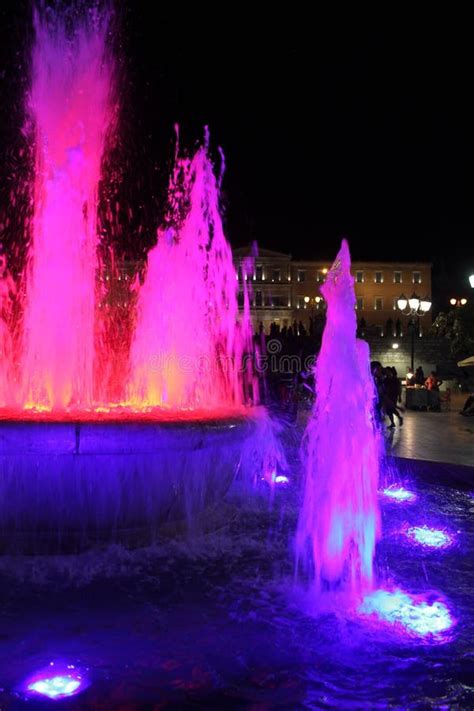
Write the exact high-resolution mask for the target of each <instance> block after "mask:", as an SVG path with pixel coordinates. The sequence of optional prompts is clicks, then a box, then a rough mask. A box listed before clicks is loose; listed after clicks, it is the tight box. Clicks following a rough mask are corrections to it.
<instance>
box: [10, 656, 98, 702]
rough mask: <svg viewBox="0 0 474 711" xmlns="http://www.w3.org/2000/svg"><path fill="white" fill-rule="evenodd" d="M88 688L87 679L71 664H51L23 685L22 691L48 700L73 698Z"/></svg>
mask: <svg viewBox="0 0 474 711" xmlns="http://www.w3.org/2000/svg"><path fill="white" fill-rule="evenodd" d="M87 686H89V681H88V679H87V678H86V677H85V676H84V675H83V674H82V672H81V671H80V670H79V669H76V667H75V666H74V665H73V664H67V665H66V664H61V663H60V664H59V665H56V664H55V663H54V662H51V663H50V665H49V666H48V667H46V668H45V669H42V670H41V671H39V672H36V674H34V676H32V677H30V678H29V679H28V680H27V681H26V682H25V684H24V685H23V687H22V688H23V690H24V691H26V692H33V693H35V694H40V695H41V696H47V697H48V698H50V699H63V698H66V697H68V696H75V695H76V694H78V693H79V692H81V691H83V690H84V689H85V688H86V687H87Z"/></svg>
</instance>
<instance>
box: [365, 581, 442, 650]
mask: <svg viewBox="0 0 474 711" xmlns="http://www.w3.org/2000/svg"><path fill="white" fill-rule="evenodd" d="M358 612H359V613H360V614H362V615H375V616H376V617H378V618H379V619H380V620H381V621H383V622H387V623H388V624H390V625H394V626H397V627H401V628H403V630H404V631H405V632H407V633H408V634H409V635H412V636H415V637H423V638H425V639H432V640H434V641H443V639H445V638H444V634H445V633H446V632H447V631H448V630H449V629H450V628H451V627H452V626H453V625H454V624H455V622H456V620H455V619H454V618H453V617H452V615H451V612H450V610H449V608H448V607H447V605H446V604H445V603H444V602H441V601H440V600H435V601H434V602H431V603H430V602H428V601H427V600H426V599H425V598H423V597H422V596H421V595H420V596H414V595H413V596H412V595H408V594H407V593H405V592H403V591H402V590H399V589H396V590H392V591H390V590H376V591H375V592H373V593H370V594H369V595H366V597H365V598H364V600H363V601H362V604H361V605H360V607H359V609H358Z"/></svg>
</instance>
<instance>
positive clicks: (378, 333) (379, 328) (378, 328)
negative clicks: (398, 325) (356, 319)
mask: <svg viewBox="0 0 474 711" xmlns="http://www.w3.org/2000/svg"><path fill="white" fill-rule="evenodd" d="M374 330H375V335H376V336H383V326H374Z"/></svg>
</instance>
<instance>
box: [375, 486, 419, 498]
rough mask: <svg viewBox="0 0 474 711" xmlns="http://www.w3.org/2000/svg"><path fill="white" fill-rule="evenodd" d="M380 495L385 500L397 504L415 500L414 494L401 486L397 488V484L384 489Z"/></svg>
mask: <svg viewBox="0 0 474 711" xmlns="http://www.w3.org/2000/svg"><path fill="white" fill-rule="evenodd" d="M382 493H383V495H384V496H385V497H387V499H391V500H392V501H397V502H400V501H415V499H416V494H414V493H413V491H409V490H408V489H405V488H404V487H403V486H398V485H397V484H392V486H389V487H387V488H386V489H384V490H383V492H382Z"/></svg>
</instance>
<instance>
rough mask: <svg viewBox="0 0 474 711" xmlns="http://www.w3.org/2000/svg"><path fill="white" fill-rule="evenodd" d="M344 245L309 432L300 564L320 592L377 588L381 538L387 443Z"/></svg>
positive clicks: (332, 275)
mask: <svg viewBox="0 0 474 711" xmlns="http://www.w3.org/2000/svg"><path fill="white" fill-rule="evenodd" d="M350 266H351V262H350V254H349V247H348V244H347V242H346V241H345V240H344V241H343V242H342V245H341V249H340V251H339V254H338V256H337V258H336V260H335V262H334V264H333V266H332V268H331V270H330V271H329V273H328V275H327V279H326V282H325V283H324V285H323V287H322V289H321V291H322V294H323V296H324V298H325V299H326V301H327V320H326V327H325V330H324V334H323V340H322V345H321V351H320V353H319V356H318V360H317V365H316V371H315V377H316V402H315V406H314V411H313V413H312V416H311V419H310V422H309V424H308V427H307V430H306V434H305V467H306V471H305V487H304V502H303V506H302V510H301V513H300V517H299V522H298V529H297V536H296V549H297V556H298V560H299V561H300V562H301V563H302V564H303V565H305V566H306V567H307V569H308V570H309V571H310V575H311V578H312V580H313V582H314V586H315V588H316V590H317V591H323V590H326V589H334V588H339V589H340V588H343V589H348V590H350V591H353V592H357V591H363V590H367V589H370V587H371V586H372V582H373V558H374V552H375V543H376V540H377V538H378V535H379V526H380V524H379V508H378V501H377V484H378V477H379V455H380V451H381V450H380V437H379V433H378V431H377V428H376V426H375V423H374V415H373V403H374V397H375V392H374V386H373V381H372V377H371V374H370V363H369V349H368V345H367V343H365V342H364V341H360V340H358V339H357V338H356V325H357V324H356V315H355V294H354V279H353V277H352V276H351V273H350Z"/></svg>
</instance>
